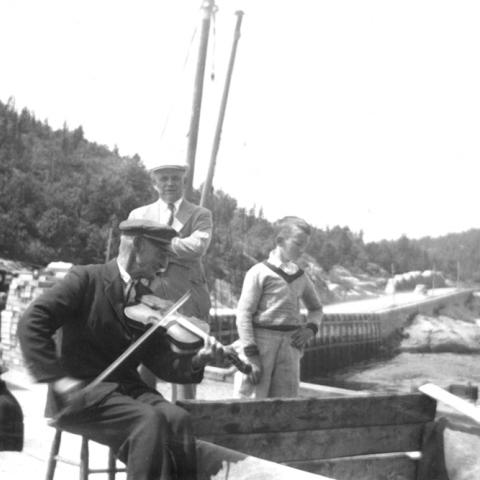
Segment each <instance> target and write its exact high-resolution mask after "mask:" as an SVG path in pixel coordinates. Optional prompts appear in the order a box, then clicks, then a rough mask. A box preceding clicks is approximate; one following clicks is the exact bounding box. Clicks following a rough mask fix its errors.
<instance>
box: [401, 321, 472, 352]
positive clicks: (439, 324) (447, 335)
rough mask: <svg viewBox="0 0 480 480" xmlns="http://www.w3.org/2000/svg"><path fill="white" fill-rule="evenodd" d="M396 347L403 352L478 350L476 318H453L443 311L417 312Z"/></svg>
mask: <svg viewBox="0 0 480 480" xmlns="http://www.w3.org/2000/svg"><path fill="white" fill-rule="evenodd" d="M404 335H405V337H406V338H405V339H404V340H403V341H402V344H401V346H400V350H401V351H404V352H417V353H432V352H437V353H439V352H452V353H478V352H480V320H477V321H473V322H472V321H465V320H454V319H452V318H450V317H447V316H446V315H439V316H438V317H427V316H425V315H417V316H416V317H415V319H414V321H413V322H412V324H411V325H410V326H409V327H407V328H406V330H405V331H404Z"/></svg>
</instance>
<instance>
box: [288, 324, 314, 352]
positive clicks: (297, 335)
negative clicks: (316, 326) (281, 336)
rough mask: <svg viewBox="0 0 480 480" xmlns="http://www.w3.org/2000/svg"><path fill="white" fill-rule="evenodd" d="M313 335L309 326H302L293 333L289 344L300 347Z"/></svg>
mask: <svg viewBox="0 0 480 480" xmlns="http://www.w3.org/2000/svg"><path fill="white" fill-rule="evenodd" d="M314 336H315V334H314V333H313V330H312V329H311V328H308V327H305V326H302V327H300V328H299V329H298V330H296V331H295V332H294V333H293V335H292V341H291V342H290V345H292V347H295V348H298V349H302V348H303V347H304V346H305V345H306V344H307V343H308V341H309V340H311V339H312V338H313V337H314Z"/></svg>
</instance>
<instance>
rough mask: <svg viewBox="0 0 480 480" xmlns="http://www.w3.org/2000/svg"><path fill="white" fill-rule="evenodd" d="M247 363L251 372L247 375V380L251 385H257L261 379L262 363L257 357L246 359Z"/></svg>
mask: <svg viewBox="0 0 480 480" xmlns="http://www.w3.org/2000/svg"><path fill="white" fill-rule="evenodd" d="M247 362H248V363H249V364H250V365H251V366H252V371H251V372H250V373H249V374H248V380H249V381H250V383H251V384H252V385H257V384H258V383H259V382H260V379H261V378H262V372H263V368H262V362H261V360H260V356H259V355H254V356H253V357H247Z"/></svg>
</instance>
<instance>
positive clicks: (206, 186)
mask: <svg viewBox="0 0 480 480" xmlns="http://www.w3.org/2000/svg"><path fill="white" fill-rule="evenodd" d="M235 15H237V23H236V25H235V32H234V34H233V44H232V51H231V54H230V61H229V64H228V70H227V77H226V79H225V86H224V88H223V95H222V101H221V104H220V113H219V114H218V121H217V128H216V130H215V137H214V139H213V146H212V154H211V156H210V164H209V166H208V173H207V179H206V180H205V183H204V184H203V190H202V198H201V200H200V205H202V206H205V204H206V203H207V201H208V197H209V195H210V190H211V189H212V182H213V175H214V172H215V165H216V163H217V154H218V148H219V145H220V138H221V135H222V127H223V120H224V118H225V110H226V107H227V101H228V93H229V91H230V83H231V80H232V72H233V65H234V63H235V56H236V54H237V46H238V40H239V39H240V27H241V25H242V18H243V12H242V11H240V10H239V11H237V12H235Z"/></svg>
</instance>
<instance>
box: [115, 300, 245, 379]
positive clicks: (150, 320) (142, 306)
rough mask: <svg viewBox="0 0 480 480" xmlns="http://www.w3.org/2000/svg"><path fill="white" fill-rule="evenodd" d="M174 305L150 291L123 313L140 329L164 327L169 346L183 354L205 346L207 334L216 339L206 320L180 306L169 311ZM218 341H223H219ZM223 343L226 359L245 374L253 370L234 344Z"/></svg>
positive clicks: (208, 336) (209, 337)
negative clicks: (188, 312)
mask: <svg viewBox="0 0 480 480" xmlns="http://www.w3.org/2000/svg"><path fill="white" fill-rule="evenodd" d="M188 293H189V292H187V294H188ZM184 297H185V296H184ZM184 297H182V298H184ZM180 300H182V299H180ZM183 303H184V302H183ZM183 303H182V304H183ZM172 306H173V304H172V302H171V301H168V300H164V299H161V298H159V297H157V296H155V295H150V294H149V295H143V296H141V297H140V298H139V302H138V303H137V304H135V305H129V306H126V307H125V309H124V313H125V316H126V317H127V318H128V319H130V320H131V324H132V322H133V323H134V328H136V329H138V330H140V331H142V330H145V329H146V328H152V327H154V328H155V329H157V328H163V329H164V331H165V334H166V337H167V339H168V341H169V343H170V348H171V349H172V350H173V351H174V352H176V353H178V354H180V355H192V354H194V353H196V352H197V351H198V350H199V349H200V348H202V346H203V345H204V342H205V341H206V340H207V338H208V339H210V340H212V339H213V337H211V336H210V335H209V331H210V327H209V325H208V323H207V322H204V321H203V320H199V319H198V318H196V317H187V316H185V315H182V314H180V313H179V312H178V308H180V307H177V308H176V309H175V311H174V312H171V313H169V309H171V308H172ZM215 342H216V343H217V344H218V345H221V344H220V342H218V341H215ZM221 346H222V347H223V350H224V352H225V356H226V357H227V359H228V360H229V361H230V362H231V363H232V364H233V365H235V367H236V368H237V369H238V370H239V371H240V372H242V373H246V374H248V373H250V372H251V370H252V367H251V365H250V364H248V363H245V362H244V361H243V360H241V359H240V358H239V356H238V355H237V353H236V352H235V350H234V348H233V347H232V346H230V345H228V346H224V345H221Z"/></svg>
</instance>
